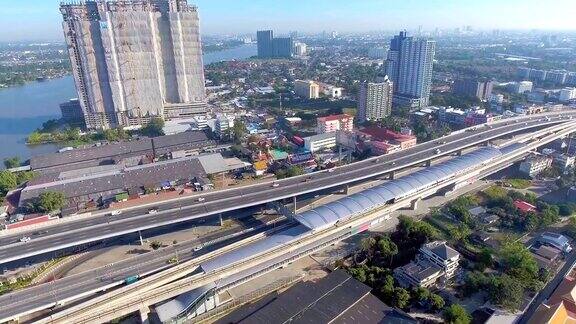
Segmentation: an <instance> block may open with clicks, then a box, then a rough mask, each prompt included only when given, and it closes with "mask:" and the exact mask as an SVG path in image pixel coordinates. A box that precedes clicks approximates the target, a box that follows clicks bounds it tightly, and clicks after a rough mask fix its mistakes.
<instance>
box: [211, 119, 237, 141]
mask: <svg viewBox="0 0 576 324" xmlns="http://www.w3.org/2000/svg"><path fill="white" fill-rule="evenodd" d="M233 127H234V118H233V117H231V116H224V115H221V116H218V117H216V121H215V122H214V130H213V131H214V133H215V134H216V136H218V138H220V139H226V138H231V137H232V128H233Z"/></svg>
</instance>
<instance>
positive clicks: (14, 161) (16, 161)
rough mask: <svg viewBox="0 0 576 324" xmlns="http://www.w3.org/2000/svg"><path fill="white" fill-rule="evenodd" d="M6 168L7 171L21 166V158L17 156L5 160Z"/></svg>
mask: <svg viewBox="0 0 576 324" xmlns="http://www.w3.org/2000/svg"><path fill="white" fill-rule="evenodd" d="M4 166H5V167H6V169H12V168H17V167H19V166H20V158H19V157H17V156H13V157H11V158H6V159H4Z"/></svg>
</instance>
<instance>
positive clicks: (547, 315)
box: [528, 271, 576, 324]
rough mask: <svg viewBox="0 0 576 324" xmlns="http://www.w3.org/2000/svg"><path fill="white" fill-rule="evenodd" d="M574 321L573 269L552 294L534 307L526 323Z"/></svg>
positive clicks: (575, 318) (575, 312)
mask: <svg viewBox="0 0 576 324" xmlns="http://www.w3.org/2000/svg"><path fill="white" fill-rule="evenodd" d="M575 322H576V278H574V271H572V273H570V274H569V275H568V276H566V277H565V278H564V280H563V281H562V282H561V283H560V284H559V285H558V287H557V288H556V290H554V292H553V293H552V295H551V296H550V297H549V298H548V300H546V301H545V302H544V303H542V304H541V305H540V306H538V308H537V309H536V312H534V314H533V315H532V316H531V317H530V318H529V319H528V324H548V323H549V324H553V323H575Z"/></svg>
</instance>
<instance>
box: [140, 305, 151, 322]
mask: <svg viewBox="0 0 576 324" xmlns="http://www.w3.org/2000/svg"><path fill="white" fill-rule="evenodd" d="M138 313H140V323H142V324H148V323H150V319H149V318H148V313H150V308H148V307H145V306H143V307H142V308H140V311H138Z"/></svg>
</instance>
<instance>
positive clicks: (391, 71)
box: [385, 31, 436, 108]
mask: <svg viewBox="0 0 576 324" xmlns="http://www.w3.org/2000/svg"><path fill="white" fill-rule="evenodd" d="M435 52H436V42H435V41H433V40H430V39H427V38H415V37H408V36H407V33H406V32H405V31H403V32H400V34H399V35H397V36H394V38H393V39H392V40H391V42H390V49H389V50H388V57H387V59H386V64H385V70H386V75H387V76H388V77H389V78H390V80H392V82H393V83H394V103H395V104H397V105H399V106H409V107H411V108H420V107H426V106H428V102H429V98H430V89H431V86H432V68H433V64H434V56H435Z"/></svg>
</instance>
